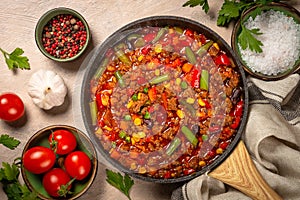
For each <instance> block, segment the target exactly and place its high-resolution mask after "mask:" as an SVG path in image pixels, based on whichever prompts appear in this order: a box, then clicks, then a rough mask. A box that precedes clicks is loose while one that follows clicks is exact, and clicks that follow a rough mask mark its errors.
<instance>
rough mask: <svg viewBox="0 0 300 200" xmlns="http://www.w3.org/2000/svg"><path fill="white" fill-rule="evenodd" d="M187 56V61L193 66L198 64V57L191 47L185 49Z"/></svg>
mask: <svg viewBox="0 0 300 200" xmlns="http://www.w3.org/2000/svg"><path fill="white" fill-rule="evenodd" d="M185 54H186V57H187V60H188V61H189V62H190V63H191V64H193V65H194V64H196V63H197V59H196V56H195V54H194V52H193V50H192V49H191V48H190V47H185Z"/></svg>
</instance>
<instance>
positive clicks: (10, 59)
mask: <svg viewBox="0 0 300 200" xmlns="http://www.w3.org/2000/svg"><path fill="white" fill-rule="evenodd" d="M0 51H1V52H2V54H3V56H4V58H5V62H6V64H7V66H8V69H11V70H12V69H16V68H19V69H28V70H29V69H30V64H29V62H28V61H29V59H28V58H27V57H26V56H22V54H23V53H24V51H23V49H21V48H16V49H15V50H14V51H13V52H11V53H7V52H6V51H4V50H3V49H1V48H0Z"/></svg>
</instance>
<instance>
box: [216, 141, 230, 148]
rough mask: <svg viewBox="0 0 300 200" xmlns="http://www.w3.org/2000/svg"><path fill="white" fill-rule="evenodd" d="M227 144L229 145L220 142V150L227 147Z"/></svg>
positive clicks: (226, 142) (225, 142)
mask: <svg viewBox="0 0 300 200" xmlns="http://www.w3.org/2000/svg"><path fill="white" fill-rule="evenodd" d="M229 143H230V142H229V141H224V142H221V143H220V145H219V147H220V148H222V149H223V150H225V149H226V148H227V147H228V144H229Z"/></svg>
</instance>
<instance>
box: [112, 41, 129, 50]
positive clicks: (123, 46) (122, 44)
mask: <svg viewBox="0 0 300 200" xmlns="http://www.w3.org/2000/svg"><path fill="white" fill-rule="evenodd" d="M121 49H126V44H125V43H124V42H121V43H119V44H117V45H116V46H115V47H114V50H115V51H118V50H121Z"/></svg>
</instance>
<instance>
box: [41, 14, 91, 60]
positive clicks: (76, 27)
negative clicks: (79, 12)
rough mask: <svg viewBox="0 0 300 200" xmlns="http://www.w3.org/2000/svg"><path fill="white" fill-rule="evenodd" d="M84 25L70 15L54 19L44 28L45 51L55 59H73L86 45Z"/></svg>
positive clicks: (61, 15)
mask: <svg viewBox="0 0 300 200" xmlns="http://www.w3.org/2000/svg"><path fill="white" fill-rule="evenodd" d="M86 39H87V32H86V28H85V26H84V24H83V23H82V21H80V20H79V19H78V18H76V17H74V16H73V15H70V14H60V15H57V16H55V17H53V18H52V19H51V20H50V21H49V22H48V23H47V24H46V26H45V27H44V29H43V34H42V42H43V46H44V48H45V50H46V51H47V52H48V53H49V54H50V55H52V56H54V57H55V58H61V59H65V58H71V57H73V56H75V55H76V54H78V53H79V51H80V50H81V49H82V48H83V46H84V45H85V43H86Z"/></svg>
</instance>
